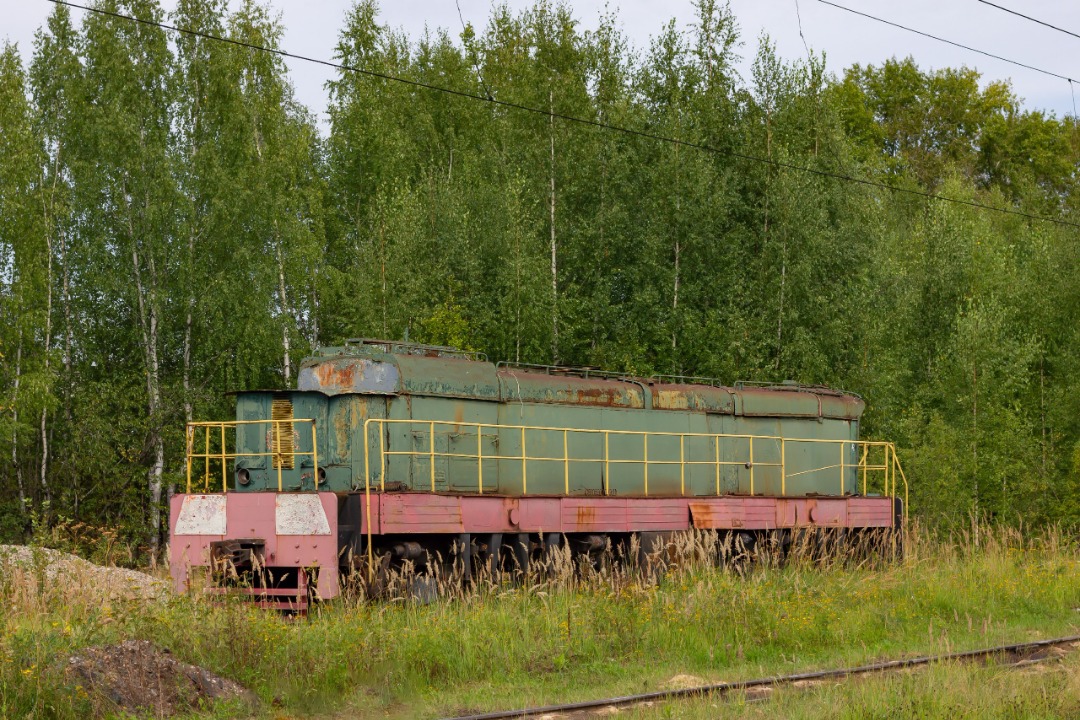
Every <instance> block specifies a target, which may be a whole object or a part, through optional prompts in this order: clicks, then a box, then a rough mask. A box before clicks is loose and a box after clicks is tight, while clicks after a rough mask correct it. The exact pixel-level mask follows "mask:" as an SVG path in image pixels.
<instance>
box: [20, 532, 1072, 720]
mask: <svg viewBox="0 0 1080 720" xmlns="http://www.w3.org/2000/svg"><path fill="white" fill-rule="evenodd" d="M976 535H977V540H976ZM717 540H718V538H717V537H715V536H713V535H710V534H708V533H692V534H689V535H685V536H680V537H677V538H673V540H672V542H671V543H670V544H669V545H667V546H665V547H663V548H660V549H658V551H657V552H655V553H652V558H651V561H650V562H651V564H652V566H653V569H642V568H640V567H635V563H636V562H637V561H638V560H639V559H640V558H639V556H638V554H637V553H636V548H634V547H632V546H631V547H627V548H618V547H616V548H612V549H609V550H608V551H607V552H605V553H601V554H600V555H599V556H598V557H595V558H593V562H586V563H582V562H581V561H580V559H574V558H571V557H570V556H568V555H567V554H566V553H565V552H559V553H552V554H551V555H550V556H549V557H548V558H546V559H545V561H544V562H543V563H538V564H536V565H534V566H532V567H530V569H529V571H528V572H526V573H521V572H515V570H514V569H513V568H512V567H509V568H508V569H506V570H505V571H504V572H502V573H500V574H498V575H496V576H491V575H490V574H487V575H486V576H485V575H484V574H481V575H480V576H479V577H478V578H477V580H476V582H474V583H472V584H471V585H468V586H463V585H461V584H460V583H458V582H457V580H458V578H459V576H460V575H459V573H460V570H455V564H454V562H453V558H449V559H448V562H446V563H444V564H440V565H439V567H440V570H439V572H438V573H436V582H437V584H438V586H439V587H440V588H441V591H442V597H440V598H438V599H436V600H434V601H431V602H417V601H416V600H415V599H410V598H414V597H415V596H416V594H417V593H416V579H415V574H414V573H409V572H406V571H399V572H396V573H392V574H391V575H390V576H389V577H388V578H387V580H386V582H385V583H384V584H383V586H382V588H380V592H381V593H382V594H383V596H384V597H385V598H386V599H385V600H384V601H380V602H371V601H370V600H369V599H368V595H366V594H365V593H370V591H371V588H370V587H369V586H366V585H364V584H361V583H356V584H355V585H356V586H355V587H352V588H351V589H350V592H349V593H348V594H347V596H346V597H345V598H343V599H342V600H341V601H338V602H334V603H329V604H324V605H322V606H318V607H316V608H315V609H314V610H313V612H312V613H311V615H310V617H309V618H308V619H307V620H302V621H296V620H291V621H290V620H288V619H286V618H283V617H282V616H280V615H277V614H273V613H266V612H259V611H254V610H252V609H250V608H247V607H244V606H242V605H241V604H239V603H227V604H225V605H213V604H210V603H208V602H205V601H204V600H202V599H199V598H166V599H162V600H143V599H124V598H120V599H103V597H104V595H103V593H102V588H101V587H100V586H101V585H102V584H105V583H108V582H109V580H108V577H107V576H105V575H100V576H90V577H88V578H86V579H75V578H69V577H68V576H67V575H64V574H60V575H58V576H57V578H58V580H57V581H56V582H53V583H52V584H51V585H50V584H46V585H42V584H41V583H37V584H35V583H34V582H33V581H32V577H31V574H30V573H28V572H26V571H15V572H10V573H5V574H3V576H2V577H0V604H2V605H3V607H4V608H5V610H6V612H5V613H4V614H3V616H2V619H0V717H35V718H45V717H56V718H76V717H84V716H86V714H87V713H88V712H91V711H92V709H93V707H94V705H93V704H92V703H90V702H89V700H88V699H87V698H86V697H84V694H85V691H80V690H79V689H78V688H74V687H71V686H69V685H66V684H65V683H64V679H63V673H62V668H61V667H60V665H58V662H59V660H61V659H63V658H66V657H68V656H70V655H71V654H73V653H75V652H76V651H78V650H79V649H81V648H85V647H88V646H93V645H102V644H107V643H114V642H121V641H124V640H128V639H137V640H150V641H152V642H154V643H155V644H156V645H157V646H159V647H163V648H168V649H169V650H171V652H172V653H173V654H174V656H176V657H177V658H178V659H179V660H181V661H182V662H185V663H191V664H194V665H198V666H201V667H205V668H208V669H210V670H212V671H214V672H216V673H218V674H221V675H223V676H225V677H228V678H232V679H234V680H236V681H238V682H240V683H241V684H242V685H244V686H246V687H249V688H251V689H253V690H254V691H255V692H256V694H257V695H258V696H259V697H260V698H261V700H262V703H263V705H262V707H263V710H262V711H261V712H263V713H265V714H266V716H268V717H299V716H308V715H310V714H315V713H320V712H342V713H347V714H348V715H349V716H350V717H376V716H378V717H400V718H414V717H437V716H444V715H447V714H453V713H454V712H455V711H457V710H463V709H472V710H483V709H495V708H505V707H515V706H517V707H520V706H522V705H536V704H545V703H552V702H564V701H570V700H574V699H584V698H589V697H598V696H607V695H616V694H622V693H630V692H641V691H644V690H652V689H657V688H660V687H662V686H663V685H664V684H665V683H666V682H669V681H670V680H671V678H673V677H675V676H677V675H693V676H696V677H700V678H702V679H703V680H706V681H710V682H714V681H721V680H735V679H741V678H750V677H758V676H761V675H766V674H774V673H780V674H783V673H791V672H797V671H802V670H809V669H821V668H828V667H834V666H838V665H849V664H858V663H862V662H867V661H871V660H875V659H881V658H887V657H897V656H901V655H904V654H908V653H915V654H922V653H927V652H937V651H946V650H956V649H965V648H974V647H982V646H986V645H992V644H999V643H1005V642H1016V641H1021V640H1028V639H1034V638H1036V637H1049V636H1053V635H1059V634H1066V633H1069V632H1074V631H1075V630H1076V626H1077V625H1078V624H1080V613H1078V612H1077V608H1080V584H1078V583H1077V582H1076V581H1075V578H1076V577H1077V576H1078V574H1080V554H1078V552H1077V547H1076V545H1075V543H1074V542H1073V541H1072V540H1071V539H1070V538H1067V537H1065V536H1063V535H1062V534H1061V533H1060V532H1058V531H1056V530H1053V529H1051V530H1047V531H1040V532H1039V533H1035V534H1029V533H1025V532H1021V531H1019V530H1014V529H1006V528H993V529H991V528H985V527H980V528H977V529H971V530H969V531H968V532H966V533H953V534H941V533H934V532H930V531H926V530H923V529H919V528H916V529H915V530H913V532H912V533H911V536H910V537H909V539H908V543H907V551H908V552H907V556H906V559H904V560H902V561H897V562H886V561H883V560H882V559H881V558H880V557H875V556H874V555H869V554H867V553H865V552H864V550H865V548H864V549H860V548H858V547H855V546H851V545H849V546H847V547H846V548H845V549H844V550H843V552H840V553H837V554H835V555H829V556H824V557H823V556H822V555H821V553H820V552H819V550H820V548H819V547H818V543H816V542H811V541H809V540H806V541H805V542H804V543H803V544H802V545H799V544H797V545H796V546H795V550H794V551H793V552H789V553H787V554H786V555H781V554H779V549H777V548H771V549H770V548H767V547H759V548H755V549H754V550H753V552H752V553H747V552H741V551H740V548H738V546H737V545H730V546H729V547H728V548H727V549H726V550H725V549H723V546H722V545H720V546H719V547H720V550H719V552H718V553H717V554H716V555H715V556H714V555H712V553H711V551H712V549H714V548H717V547H718V542H717ZM800 548H801V549H800ZM743 550H745V548H744V549H743ZM620 554H621V556H623V557H629V558H631V561H629V562H625V563H619V562H615V560H617V559H618V558H619V557H620ZM749 556H752V557H749ZM444 566H445V570H446V572H445V573H444V572H443V569H444ZM660 570H662V572H661V571H660ZM455 573H458V574H455ZM965 672H966V671H965ZM972 682H974V681H972ZM867 686H869V685H867ZM80 692H82V693H83V694H80ZM814 692H815V693H817V692H818V691H817V690H815V691H814ZM838 692H846V691H838ZM853 692H855V691H853ZM857 692H863V691H861V690H860V691H857ZM868 692H869V691H868ZM905 692H906V691H905V690H904V687H903V686H888V688H887V692H885V694H883V695H882V698H883V699H882V702H884V703H887V704H888V705H887V707H892V710H893V712H892V713H891V714H892V715H901V716H908V715H910V714H911V713H907V712H905V711H904V710H903V708H905V707H908V708H909V709H910V707H912V706H910V705H903V704H902V703H903V702H904V693H905ZM1033 692H1034V691H1033ZM1040 692H1041V691H1040ZM815 697H817V696H816V695H815ZM823 697H825V696H823ZM858 697H862V698H863V700H865V701H866V702H869V700H870V699H871V697H872V696H871V695H866V696H858ZM828 698H831V699H825V700H821V701H820V703H819V704H818V705H813V707H818V708H825V709H826V710H828V709H829V708H828V703H829V702H837V700H836V696H835V695H834V696H828ZM856 699H858V698H856ZM863 700H859V702H862V701H863ZM785 702H787V701H785ZM815 702H818V701H815ZM928 702H929V701H928ZM1025 702H1026V700H1025ZM755 707H757V706H755ZM778 707H783V708H787V707H789V705H778ZM919 707H920V708H922V707H925V708H928V709H927V710H926V712H922V714H921V716H922V717H939V716H941V717H944V716H946V714H944V710H941V709H942V708H946V707H949V706H948V705H939V706H934V705H933V704H932V703H931V704H927V705H925V706H919ZM1023 707H1031V708H1039V707H1043V706H1039V705H1037V704H1031V705H1024V706H1023ZM1045 707H1046V708H1047V709H1046V712H1043V713H1040V712H1035V713H1034V714H1035V715H1039V716H1046V717H1054V716H1055V713H1056V712H1057V710H1055V707H1058V706H1055V705H1052V704H1051V705H1046V706H1045ZM935 708H937V709H935ZM939 710H940V711H941V712H940V713H939ZM235 711H236V708H235V707H231V708H230V707H226V708H218V709H216V710H214V709H210V710H207V711H206V713H204V715H209V716H217V717H229V716H230V715H231V713H233V712H235ZM656 712H657V713H660V714H657V715H649V717H653V716H656V717H680V716H682V711H679V710H662V709H657V710H656ZM695 712H697V711H696V710H695ZM725 712H726V711H725ZM754 712H757V711H756V710H755V711H754ZM920 712H921V711H920ZM663 713H667V714H663ZM736 714H738V713H736ZM766 714H768V713H767V712H766ZM825 714H826V715H829V714H830V712H826V713H825ZM831 714H832V715H833V716H836V717H845V716H844V715H837V714H836V713H831ZM878 714H879V715H883V716H888V715H890V713H889V712H884V713H878ZM1021 714H1023V713H1021ZM1029 714H1030V713H1029ZM697 716H700V717H709V716H710V714H709V712H708V708H703V709H702V711H701V713H700V714H698V715H697ZM846 717H854V716H853V715H847V716H846Z"/></svg>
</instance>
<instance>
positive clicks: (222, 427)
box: [221, 423, 229, 492]
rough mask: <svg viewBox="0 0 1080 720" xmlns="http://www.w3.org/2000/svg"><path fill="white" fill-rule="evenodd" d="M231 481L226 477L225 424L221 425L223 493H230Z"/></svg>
mask: <svg viewBox="0 0 1080 720" xmlns="http://www.w3.org/2000/svg"><path fill="white" fill-rule="evenodd" d="M228 490H229V481H228V480H227V479H226V477H225V423H221V492H228Z"/></svg>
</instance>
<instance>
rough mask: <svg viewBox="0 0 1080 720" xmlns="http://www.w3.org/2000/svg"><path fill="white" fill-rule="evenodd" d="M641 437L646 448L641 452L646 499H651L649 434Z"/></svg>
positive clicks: (605, 443) (605, 440)
mask: <svg viewBox="0 0 1080 720" xmlns="http://www.w3.org/2000/svg"><path fill="white" fill-rule="evenodd" d="M641 437H642V440H643V442H644V446H643V449H642V451H641V464H642V468H643V471H644V474H643V475H642V477H644V478H645V497H649V434H648V433H645V434H644V435H642V436H641ZM604 445H605V446H606V445H607V436H605V437H604ZM604 455H605V456H606V455H607V447H605V448H604ZM605 474H606V471H605Z"/></svg>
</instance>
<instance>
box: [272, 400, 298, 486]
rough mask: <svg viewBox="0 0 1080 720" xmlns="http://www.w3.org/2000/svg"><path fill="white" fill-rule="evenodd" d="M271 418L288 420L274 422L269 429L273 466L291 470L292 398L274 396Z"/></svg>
mask: <svg viewBox="0 0 1080 720" xmlns="http://www.w3.org/2000/svg"><path fill="white" fill-rule="evenodd" d="M270 419H271V420H286V421H289V422H282V423H274V424H273V428H272V429H271V433H270V435H271V437H272V438H273V440H272V442H271V446H270V448H269V450H270V452H272V453H274V456H273V459H274V467H275V468H278V467H280V468H283V469H289V470H291V469H292V467H293V452H294V447H295V445H294V435H295V434H296V430H295V428H293V425H292V422H291V421H292V419H293V406H292V400H290V399H289V398H287V397H277V398H274V402H273V404H272V405H271V407H270Z"/></svg>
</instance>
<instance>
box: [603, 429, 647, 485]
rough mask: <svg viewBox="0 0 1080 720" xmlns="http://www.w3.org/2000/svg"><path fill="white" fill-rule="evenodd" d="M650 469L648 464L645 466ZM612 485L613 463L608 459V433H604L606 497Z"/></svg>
mask: <svg viewBox="0 0 1080 720" xmlns="http://www.w3.org/2000/svg"><path fill="white" fill-rule="evenodd" d="M645 467H646V468H648V467H649V465H648V463H646V464H645ZM610 483H611V463H610V462H609V459H608V431H607V430H605V431H604V495H607V494H608V489H609V488H610Z"/></svg>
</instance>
